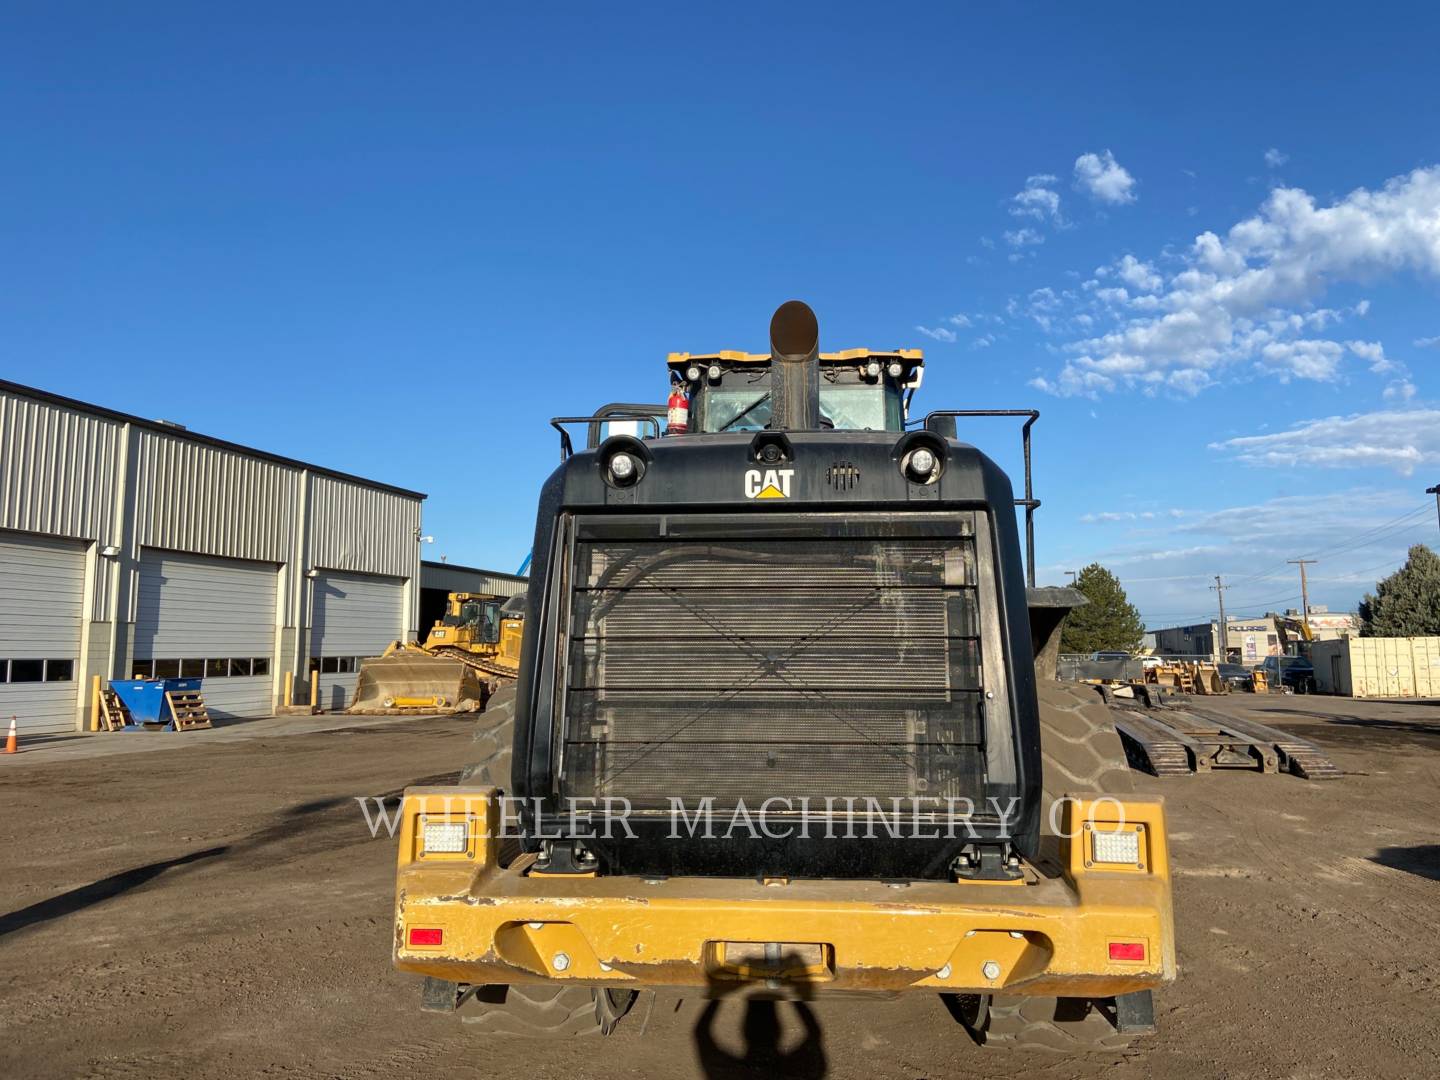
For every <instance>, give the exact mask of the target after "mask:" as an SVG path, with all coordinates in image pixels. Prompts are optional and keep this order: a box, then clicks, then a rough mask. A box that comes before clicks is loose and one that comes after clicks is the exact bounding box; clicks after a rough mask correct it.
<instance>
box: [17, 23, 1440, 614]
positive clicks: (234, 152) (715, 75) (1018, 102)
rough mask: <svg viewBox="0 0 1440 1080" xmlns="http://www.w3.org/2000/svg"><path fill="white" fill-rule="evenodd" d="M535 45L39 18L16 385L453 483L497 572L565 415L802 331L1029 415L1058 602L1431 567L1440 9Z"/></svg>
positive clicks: (967, 402)
mask: <svg viewBox="0 0 1440 1080" xmlns="http://www.w3.org/2000/svg"><path fill="white" fill-rule="evenodd" d="M534 10H535V9H533V7H532V6H529V5H513V6H498V5H478V4H444V3H432V4H425V5H406V6H396V5H380V4H363V3H359V4H357V3H346V4H344V5H339V4H336V5H325V4H307V5H280V4H251V5H244V6H243V7H232V8H228V9H224V8H220V7H218V6H216V5H188V4H187V5H173V6H171V5H164V4H158V3H150V4H140V5H128V6H118V5H100V4H93V5H80V4H64V3H45V4H11V5H7V8H6V13H5V15H4V16H3V22H4V32H3V34H0V100H3V102H4V103H5V107H4V109H3V111H0V145H3V146H4V148H5V162H6V167H5V168H4V169H3V171H0V230H3V231H0V235H3V238H4V254H3V257H0V373H3V375H4V376H5V377H7V378H10V379H14V380H16V381H19V382H24V383H29V384H32V385H37V386H41V387H44V388H46V389H50V390H53V391H56V392H59V393H64V394H69V395H72V396H75V397H79V398H83V399H87V400H91V401H96V402H100V403H103V404H106V405H110V406H112V407H115V408H119V409H123V410H126V411H131V412H136V413H140V414H142V415H146V416H163V417H167V418H171V419H175V420H179V421H181V422H183V423H185V424H187V425H189V426H190V427H191V428H193V429H195V430H199V431H204V432H206V433H210V434H214V435H217V436H221V437H224V438H230V439H234V440H237V441H240V442H244V443H248V444H251V445H255V446H260V447H264V448H266V449H270V450H273V451H275V452H279V453H286V454H291V455H294V456H297V457H300V458H305V459H309V460H313V461H316V462H318V463H321V464H325V465H329V466H332V467H335V468H341V469H346V470H350V471H354V472H358V473H361V474H363V475H367V476H373V477H375V478H377V479H383V480H387V481H390V482H393V483H397V484H402V485H405V486H410V487H415V488H419V489H421V490H424V491H426V492H428V493H429V495H430V500H429V502H428V504H427V509H426V531H427V532H430V533H433V534H434V535H435V537H436V543H435V545H434V546H433V547H429V548H427V549H426V555H427V556H428V557H435V556H439V555H440V554H442V553H443V554H446V555H447V556H448V557H449V558H450V559H451V560H452V561H456V562H465V563H472V564H479V565H487V566H495V567H499V568H502V569H504V568H513V567H514V566H515V565H517V564H518V563H519V562H520V560H521V559H522V558H523V557H524V555H525V552H526V550H527V549H528V547H529V539H530V533H531V529H532V527H533V514H534V496H535V492H536V490H537V488H538V485H539V483H540V481H541V480H542V479H543V477H544V476H545V475H546V474H547V473H548V472H549V471H550V469H552V468H553V467H554V464H555V461H556V459H557V448H556V443H555V440H554V438H553V433H552V432H551V431H550V429H549V428H548V426H547V425H546V421H547V420H548V418H549V417H550V416H552V415H556V414H562V413H578V412H585V411H588V410H590V409H591V408H592V407H594V406H597V405H599V404H601V403H603V402H605V401H613V400H658V399H660V398H661V397H662V395H663V393H664V388H665V373H664V369H663V360H664V355H665V353H666V352H667V351H669V350H672V349H674V350H691V351H709V350H713V349H717V348H726V347H729V348H750V349H757V350H758V349H760V348H762V347H763V345H764V339H765V327H766V321H767V319H768V316H769V313H770V311H771V310H772V309H773V308H774V306H775V305H776V304H777V303H779V302H780V301H782V300H784V299H787V298H789V297H792V296H799V297H802V298H804V299H806V300H808V301H809V302H810V303H811V304H812V305H813V306H814V307H815V308H816V310H817V312H818V313H819V315H820V318H821V327H822V338H823V343H824V345H825V346H826V347H828V348H846V347H855V346H871V347H875V348H882V347H894V346H920V347H923V348H925V350H926V355H927V360H928V375H927V380H926V385H925V388H924V390H922V392H921V397H920V398H919V399H918V402H919V403H921V404H923V405H924V406H926V407H928V408H940V407H962V408H964V407H989V406H994V407H1028V406H1034V407H1038V408H1039V409H1041V411H1042V413H1043V418H1042V419H1041V421H1040V424H1039V427H1038V428H1037V442H1036V462H1037V471H1036V485H1037V493H1038V494H1039V495H1040V497H1041V498H1043V499H1044V500H1045V507H1044V509H1043V510H1041V512H1040V515H1039V519H1038V520H1039V547H1040V561H1041V563H1042V577H1043V578H1046V579H1049V580H1052V581H1060V580H1063V579H1064V574H1063V571H1064V570H1065V569H1072V568H1077V567H1078V566H1080V565H1083V564H1084V563H1085V562H1089V561H1092V560H1097V559H1098V560H1100V561H1102V562H1104V563H1106V564H1107V565H1109V566H1111V567H1112V568H1113V569H1115V570H1116V571H1117V572H1118V573H1119V574H1120V575H1121V577H1122V580H1123V581H1124V582H1125V583H1126V585H1127V586H1128V587H1129V589H1130V592H1131V595H1132V597H1133V598H1134V599H1136V600H1137V601H1138V602H1139V604H1140V606H1141V608H1142V611H1143V612H1144V613H1145V615H1146V616H1147V618H1148V619H1149V621H1150V622H1151V623H1152V625H1162V624H1165V623H1170V622H1175V621H1188V620H1190V619H1191V618H1204V617H1206V616H1207V614H1208V612H1209V611H1210V610H1211V606H1212V600H1213V593H1212V592H1210V591H1209V590H1208V589H1207V588H1206V586H1207V585H1208V584H1209V576H1210V575H1213V574H1216V573H1220V574H1224V575H1225V576H1226V578H1227V579H1229V580H1231V581H1233V582H1234V583H1235V588H1234V589H1232V591H1231V592H1230V594H1229V596H1228V598H1227V600H1228V603H1229V606H1230V607H1231V609H1232V610H1235V611H1238V612H1254V611H1260V610H1264V608H1266V607H1275V606H1286V605H1290V604H1294V603H1295V600H1294V599H1293V598H1294V597H1296V596H1298V592H1299V588H1298V583H1297V581H1296V576H1295V572H1294V568H1293V567H1287V566H1286V565H1285V563H1284V560H1286V559H1289V558H1295V557H1299V556H1301V555H1315V556H1316V557H1318V558H1319V559H1320V563H1319V565H1317V566H1315V567H1312V586H1313V587H1312V602H1317V603H1328V604H1330V605H1331V606H1332V607H1337V608H1338V607H1352V606H1353V604H1354V603H1355V601H1356V600H1357V599H1358V596H1359V594H1360V592H1361V591H1363V588H1364V587H1366V586H1367V585H1368V584H1369V583H1371V582H1373V580H1374V579H1375V577H1376V575H1378V574H1382V573H1384V572H1388V571H1389V570H1390V569H1392V568H1393V567H1394V566H1396V565H1398V564H1399V562H1400V561H1401V560H1402V559H1403V556H1404V551H1405V547H1406V545H1407V544H1409V543H1412V542H1417V541H1425V542H1432V543H1433V542H1434V541H1435V539H1436V525H1435V517H1434V512H1433V504H1431V507H1430V512H1429V513H1426V512H1425V511H1424V507H1425V505H1426V498H1427V497H1426V496H1425V495H1424V493H1423V492H1424V488H1425V487H1427V486H1430V485H1432V484H1434V483H1436V482H1440V406H1437V404H1436V401H1437V397H1440V378H1437V370H1436V369H1437V364H1440V347H1437V346H1440V342H1437V341H1433V340H1432V341H1429V342H1428V343H1427V339H1435V338H1440V304H1437V298H1440V285H1437V282H1440V274H1437V272H1440V171H1436V170H1437V169H1440V101H1437V97H1440V95H1437V82H1436V80H1435V78H1434V74H1433V51H1432V44H1433V42H1434V41H1435V40H1436V37H1437V33H1440V16H1437V15H1436V14H1435V13H1434V12H1432V11H1430V10H1428V9H1426V8H1424V7H1421V6H1415V5H1406V6H1404V7H1400V6H1396V7H1393V8H1389V7H1387V6H1386V5H1384V4H1370V5H1367V6H1365V8H1364V9H1363V10H1360V11H1357V9H1355V8H1354V7H1353V5H1345V6H1340V5H1325V4H1318V5H1317V4H1310V5H1305V6H1303V7H1300V6H1296V7H1294V8H1292V9H1289V10H1283V9H1280V8H1276V9H1274V10H1266V9H1261V8H1260V7H1259V6H1257V5H1253V4H1247V5H1237V6H1230V5H1224V4H1209V5H1204V6H1202V7H1201V8H1184V9H1179V8H1175V9H1171V8H1170V7H1168V6H1163V5H1162V6H1156V5H1129V6H1122V5H1112V6H1107V7H1104V8H1086V9H1083V10H1082V9H1080V8H1076V7H1074V6H1073V5H1024V6H1020V5H989V6H985V7H983V8H982V7H979V6H974V7H966V6H962V5H937V6H919V5H917V6H913V7H906V8H904V9H903V10H901V11H899V12H898V13H897V12H896V11H882V9H880V8H876V7H875V6H874V5H864V6H861V5H853V6H852V5H830V4H826V5H815V6H810V7H790V8H788V10H787V13H784V14H778V13H776V12H775V11H773V10H771V7H770V6H769V5H753V6H752V5H734V4H731V5H724V6H713V7H700V6H698V5H686V6H680V5H663V6H656V7H640V6H635V5H605V6H601V5H575V6H567V5H547V6H546V8H545V15H544V16H540V15H536V14H532V13H531V12H532V11H534ZM1122 290H1123V291H1122ZM952 338H953V340H951V339H952ZM972 441H975V442H976V443H977V444H979V445H981V446H983V447H985V448H987V449H990V450H992V452H993V453H994V454H995V456H996V457H997V458H999V459H1000V460H1001V461H1002V462H1003V463H1005V464H1006V465H1008V466H1014V465H1015V464H1017V462H1016V458H1017V456H1018V455H1017V454H1016V453H1015V452H1014V447H1015V445H1016V444H1017V443H1018V439H1016V437H1015V435H1014V432H1013V431H1011V430H1009V429H1006V428H1002V427H997V426H991V427H984V428H976V429H975V431H974V432H973V433H972ZM1382 526H1383V527H1382Z"/></svg>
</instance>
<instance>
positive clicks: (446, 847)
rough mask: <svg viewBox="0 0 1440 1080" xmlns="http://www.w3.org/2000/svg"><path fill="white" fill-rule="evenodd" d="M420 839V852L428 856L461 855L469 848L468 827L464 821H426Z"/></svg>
mask: <svg viewBox="0 0 1440 1080" xmlns="http://www.w3.org/2000/svg"><path fill="white" fill-rule="evenodd" d="M420 837H421V839H420V850H421V851H423V852H425V853H426V854H428V855H463V854H464V853H465V852H466V851H468V850H469V848H470V826H469V824H467V823H466V822H464V821H427V822H425V823H424V824H423V825H422V826H421V833H420Z"/></svg>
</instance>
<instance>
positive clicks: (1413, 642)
mask: <svg viewBox="0 0 1440 1080" xmlns="http://www.w3.org/2000/svg"><path fill="white" fill-rule="evenodd" d="M1326 644H1327V645H1329V643H1328V642H1327V643H1326ZM1339 644H1341V645H1343V647H1344V653H1343V654H1342V656H1341V658H1340V664H1341V665H1343V667H1342V670H1341V671H1340V672H1338V675H1339V678H1338V679H1336V680H1335V682H1336V683H1337V684H1338V687H1339V689H1340V691H1341V692H1342V693H1344V692H1346V691H1348V692H1349V693H1350V694H1351V696H1353V697H1357V698H1362V697H1381V698H1429V697H1436V696H1440V637H1409V638H1349V639H1347V640H1346V641H1344V642H1343V643H1339ZM1315 648H1316V649H1319V648H1320V646H1318V645H1317V646H1316V647H1315ZM1313 651H1314V650H1312V655H1313ZM1327 659H1328V656H1327ZM1319 667H1320V665H1319V663H1318V662H1317V663H1316V669H1317V672H1318V669H1319ZM1347 676H1348V677H1347Z"/></svg>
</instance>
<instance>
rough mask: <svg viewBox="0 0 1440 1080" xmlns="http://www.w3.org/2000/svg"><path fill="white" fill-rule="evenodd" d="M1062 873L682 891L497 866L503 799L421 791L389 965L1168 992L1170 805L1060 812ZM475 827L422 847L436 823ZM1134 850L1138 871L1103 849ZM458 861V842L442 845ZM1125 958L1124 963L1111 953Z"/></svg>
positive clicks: (830, 984) (486, 971) (885, 986)
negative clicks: (1106, 843)
mask: <svg viewBox="0 0 1440 1080" xmlns="http://www.w3.org/2000/svg"><path fill="white" fill-rule="evenodd" d="M1064 807H1065V810H1064V814H1063V823H1062V826H1061V830H1060V831H1061V832H1062V833H1064V834H1069V833H1072V832H1073V834H1074V838H1073V839H1072V840H1066V839H1062V840H1061V857H1060V866H1058V867H1047V868H1046V869H1045V870H1044V871H1042V870H1041V869H1039V868H1036V867H1029V866H1027V867H1026V868H1025V873H1024V875H1023V877H1022V878H1021V879H1019V880H1012V881H993V882H992V881H973V880H971V881H964V882H935V881H913V882H907V883H887V882H882V881H857V880H829V879H825V880H801V879H796V880H789V879H766V880H757V879H736V878H709V877H703V878H702V877H694V878H685V877H675V878H664V879H641V878H631V877H611V876H596V875H594V874H593V873H590V874H576V875H565V876H560V875H553V874H543V875H542V874H539V873H533V872H532V866H533V859H532V857H530V856H521V857H520V858H518V859H516V860H515V861H514V862H512V863H511V864H510V865H509V866H501V865H500V851H501V828H500V826H501V821H502V809H501V804H500V800H499V797H498V795H497V793H496V791H495V789H493V788H464V787H461V788H455V787H450V788H412V789H409V790H407V791H406V793H405V798H404V802H403V805H402V809H401V814H402V819H401V823H400V830H399V837H400V854H399V872H398V878H397V894H396V905H395V963H396V966H397V967H398V968H400V969H401V970H403V971H409V972H413V973H415V974H420V975H429V976H433V977H435V978H437V979H444V980H449V981H453V982H458V983H467V984H472V985H473V984H516V983H535V982H567V983H574V984H582V985H589V986H610V987H615V988H629V989H656V988H667V989H670V988H678V989H681V990H684V991H686V992H690V993H700V994H707V995H715V996H719V995H728V994H730V993H734V992H747V993H748V992H756V993H762V994H768V995H775V994H777V993H778V994H780V995H782V996H787V995H794V996H801V997H809V996H812V995H814V994H815V993H818V992H831V991H835V992H844V991H851V992H870V993H890V994H893V993H899V992H904V991H928V992H931V993H934V992H979V993H1004V994H1011V995H1016V994H1018V995H1043V996H1079V997H1106V996H1111V995H1118V994H1124V993H1130V992H1132V991H1136V990H1147V989H1153V988H1156V987H1158V986H1161V985H1162V984H1164V983H1167V982H1170V981H1172V980H1173V979H1174V977H1175V944H1174V938H1175V934H1174V919H1173V915H1172V909H1171V883H1170V863H1169V854H1168V851H1167V849H1166V840H1165V822H1164V809H1163V805H1162V801H1161V800H1159V799H1138V798H1127V799H1113V798H1094V801H1088V800H1086V799H1079V798H1074V799H1070V800H1067V801H1066V802H1065V803H1064ZM427 822H429V823H444V824H452V825H453V824H458V823H464V824H465V826H466V832H465V834H464V835H465V837H466V842H465V849H464V850H463V851H458V850H452V851H440V852H432V851H427V850H425V846H424V838H425V835H426V833H425V826H426V823H427ZM1116 832H1132V833H1136V834H1138V840H1137V842H1136V847H1137V849H1138V851H1139V857H1138V859H1137V861H1136V862H1135V863H1134V864H1123V865H1115V864H1109V863H1107V864H1101V863H1099V862H1097V860H1096V857H1095V856H1096V855H1097V853H1098V851H1097V848H1096V847H1095V844H1096V843H1097V841H1096V840H1095V837H1096V835H1097V834H1101V835H1103V834H1106V833H1116ZM449 835H450V836H451V837H452V841H451V843H450V844H449V847H450V848H452V849H453V848H455V847H456V846H457V845H456V844H455V843H454V841H453V837H454V836H455V835H457V834H455V833H450V834H449ZM1117 955H1118V956H1123V957H1125V958H1123V959H1117V958H1115V957H1116V956H1117Z"/></svg>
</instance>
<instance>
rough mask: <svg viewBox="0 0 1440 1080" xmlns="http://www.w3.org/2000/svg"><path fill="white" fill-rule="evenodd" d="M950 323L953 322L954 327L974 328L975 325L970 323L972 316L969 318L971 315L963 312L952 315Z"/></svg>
mask: <svg viewBox="0 0 1440 1080" xmlns="http://www.w3.org/2000/svg"><path fill="white" fill-rule="evenodd" d="M950 322H951V324H952V325H954V326H973V325H974V324H973V323H972V322H971V321H970V316H969V315H966V314H965V313H964V312H963V311H962V312H960V313H959V314H958V315H951V316H950Z"/></svg>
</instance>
